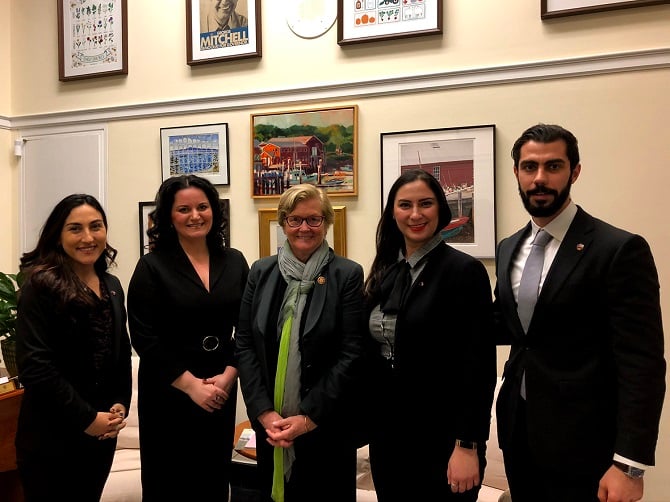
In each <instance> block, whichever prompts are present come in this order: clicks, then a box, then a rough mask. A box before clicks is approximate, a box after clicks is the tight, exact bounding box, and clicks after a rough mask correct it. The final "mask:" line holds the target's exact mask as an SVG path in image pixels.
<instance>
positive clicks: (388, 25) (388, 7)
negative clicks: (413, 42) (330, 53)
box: [337, 0, 442, 45]
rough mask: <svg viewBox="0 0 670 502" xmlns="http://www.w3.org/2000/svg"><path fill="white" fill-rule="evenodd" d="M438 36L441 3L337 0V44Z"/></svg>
mask: <svg viewBox="0 0 670 502" xmlns="http://www.w3.org/2000/svg"><path fill="white" fill-rule="evenodd" d="M441 34H442V0H337V43H338V44H340V45H348V44H359V43H363V42H375V41H378V40H396V39H399V38H409V37H420V36H424V35H441Z"/></svg>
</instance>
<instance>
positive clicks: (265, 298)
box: [254, 266, 284, 340]
mask: <svg viewBox="0 0 670 502" xmlns="http://www.w3.org/2000/svg"><path fill="white" fill-rule="evenodd" d="M262 279H263V280H264V281H265V284H264V286H263V291H262V293H261V299H260V300H259V302H258V311H257V315H256V318H255V319H254V323H255V324H256V329H257V330H258V332H259V333H260V334H261V336H262V337H263V338H264V339H265V338H266V337H267V336H270V335H271V336H272V337H273V339H274V340H276V339H277V330H276V328H275V329H274V330H273V331H272V332H271V333H267V332H266V329H265V328H266V326H267V323H268V319H270V311H271V309H272V306H273V305H274V302H275V300H276V299H275V293H276V291H277V287H278V282H279V281H280V280H281V281H283V280H284V279H283V278H282V276H281V273H280V272H279V267H277V266H273V267H271V269H270V273H269V274H268V275H267V277H262ZM256 287H257V288H258V287H259V284H257V285H256Z"/></svg>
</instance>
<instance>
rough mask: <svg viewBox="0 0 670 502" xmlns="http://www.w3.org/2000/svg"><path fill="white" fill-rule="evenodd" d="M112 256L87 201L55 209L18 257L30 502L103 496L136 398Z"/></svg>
mask: <svg viewBox="0 0 670 502" xmlns="http://www.w3.org/2000/svg"><path fill="white" fill-rule="evenodd" d="M115 256H116V250H115V249H114V248H113V247H111V246H110V245H109V243H108V242H107V217H106V215H105V212H104V210H103V208H102V206H101V205H100V203H99V202H98V201H97V200H96V199H95V198H94V197H92V196H91V195H86V194H73V195H69V196H67V197H65V198H64V199H63V200H61V201H60V202H59V203H58V204H56V206H55V207H54V209H53V211H52V212H51V214H50V215H49V217H48V218H47V220H46V223H45V224H44V228H43V229H42V232H41V234H40V237H39V240H38V242H37V246H36V247H35V249H33V250H32V251H30V252H27V253H25V254H24V255H23V256H22V258H21V267H20V268H21V272H22V273H23V274H24V276H25V281H24V283H23V285H22V287H21V290H20V294H19V302H18V315H17V326H16V333H17V347H16V349H17V358H18V366H19V379H20V381H21V383H22V384H23V386H24V387H25V391H24V394H23V400H22V403H21V411H20V414H19V421H18V429H17V434H16V451H17V463H18V469H19V475H20V477H21V481H22V483H23V490H24V493H25V497H26V501H28V502H37V501H47V500H73V499H76V500H91V501H94V500H99V499H100V496H101V494H102V490H103V488H104V486H105V482H106V480H107V477H108V475H109V471H110V468H111V465H112V460H113V458H114V450H115V447H116V437H117V435H118V433H119V431H120V430H121V429H123V427H125V421H124V420H125V417H126V416H127V414H128V411H129V410H128V407H129V404H130V394H131V371H130V341H129V339H128V333H127V331H126V311H125V307H124V293H123V290H122V288H121V284H120V282H119V280H118V279H117V278H116V277H114V276H113V275H111V274H109V273H108V272H107V269H108V268H109V266H110V265H111V264H112V263H113V262H114V258H115Z"/></svg>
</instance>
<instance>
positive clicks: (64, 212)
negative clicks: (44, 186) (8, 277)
mask: <svg viewBox="0 0 670 502" xmlns="http://www.w3.org/2000/svg"><path fill="white" fill-rule="evenodd" d="M84 205H88V206H91V207H92V208H93V209H95V210H96V211H98V212H99V213H100V215H101V216H102V222H103V223H104V225H105V229H108V228H109V227H108V226H107V215H106V214H105V210H104V209H103V208H102V206H101V205H100V203H99V202H98V200H97V199H96V198H95V197H93V196H92V195H88V194H81V193H77V194H72V195H68V196H67V197H65V198H64V199H62V200H61V201H60V202H59V203H58V204H56V205H55V206H54V208H53V210H52V211H51V214H49V216H48V218H47V220H46V222H45V223H44V226H43V227H42V231H41V232H40V237H39V240H38V241H37V245H36V246H35V249H33V250H32V251H29V252H26V253H24V254H23V256H21V264H20V267H19V269H20V271H21V272H22V273H23V274H24V275H25V277H26V279H30V280H31V281H32V283H33V284H34V285H35V286H36V287H38V288H40V287H43V288H47V289H49V290H51V291H54V292H56V294H57V295H58V296H59V297H60V300H61V301H62V303H63V304H67V303H69V302H72V301H75V302H79V303H82V302H83V303H88V299H89V298H90V295H88V294H84V291H85V289H84V288H85V286H84V284H83V283H82V281H81V280H80V279H79V278H78V277H77V274H75V272H74V270H73V268H72V264H71V259H70V257H69V256H68V255H67V254H66V253H65V250H64V249H63V246H62V245H61V244H60V239H61V233H62V232H63V227H64V226H65V221H66V220H67V218H68V216H70V213H71V212H72V210H73V209H75V208H77V207H79V206H84ZM116 253H117V252H116V249H114V248H113V247H112V246H110V245H109V243H106V244H105V250H104V251H103V252H102V254H101V255H100V257H99V258H98V259H97V260H96V262H95V264H94V265H93V266H94V268H95V271H96V273H97V274H98V275H99V276H102V274H104V273H105V272H106V271H107V269H108V268H109V267H110V266H111V265H112V264H113V263H114V259H115V258H116Z"/></svg>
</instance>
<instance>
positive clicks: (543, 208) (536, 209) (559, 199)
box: [517, 181, 571, 218]
mask: <svg viewBox="0 0 670 502" xmlns="http://www.w3.org/2000/svg"><path fill="white" fill-rule="evenodd" d="M517 185H518V186H519V195H520V196H521V202H523V207H525V208H526V211H528V214H530V215H531V216H536V217H538V218H546V217H548V216H553V215H554V214H556V213H557V212H558V211H560V209H561V208H562V207H563V204H565V201H566V200H568V198H569V197H570V187H571V184H570V182H568V184H567V186H566V187H565V188H564V189H563V190H561V191H560V192H558V191H556V190H552V189H550V188H545V187H539V188H536V189H534V190H528V191H527V192H524V191H523V190H521V185H519V183H518V181H517ZM538 193H544V194H548V195H553V196H554V200H553V201H552V202H550V203H548V204H544V203H542V205H533V203H532V202H531V200H530V198H531V196H532V195H536V194H538Z"/></svg>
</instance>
